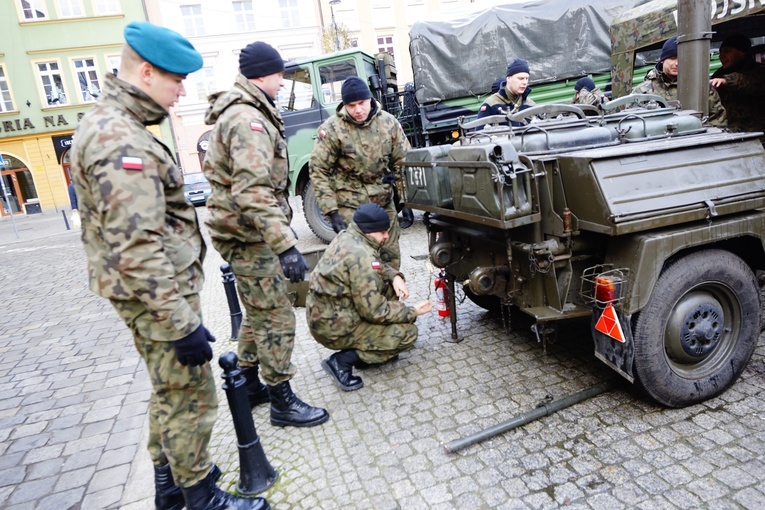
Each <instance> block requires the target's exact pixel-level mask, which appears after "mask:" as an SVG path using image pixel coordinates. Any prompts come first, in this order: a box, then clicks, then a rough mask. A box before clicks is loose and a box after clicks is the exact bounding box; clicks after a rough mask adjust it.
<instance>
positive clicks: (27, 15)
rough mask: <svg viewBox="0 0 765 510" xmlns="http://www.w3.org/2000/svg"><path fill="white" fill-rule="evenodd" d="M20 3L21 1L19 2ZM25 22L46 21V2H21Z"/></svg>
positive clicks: (31, 0) (40, 0)
mask: <svg viewBox="0 0 765 510" xmlns="http://www.w3.org/2000/svg"><path fill="white" fill-rule="evenodd" d="M17 1H19V0H17ZM20 1H21V12H22V13H23V14H24V19H25V20H36V19H46V18H47V17H48V15H47V14H45V0H20Z"/></svg>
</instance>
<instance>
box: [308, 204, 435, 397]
mask: <svg viewBox="0 0 765 510" xmlns="http://www.w3.org/2000/svg"><path fill="white" fill-rule="evenodd" d="M389 228H390V219H389V218H388V214H387V213H386V212H385V209H383V208H382V207H380V206H379V205H377V204H364V205H362V206H361V207H359V208H358V209H357V210H356V212H355V213H354V215H353V223H351V225H350V226H349V227H348V229H347V230H343V231H341V232H340V234H339V235H338V236H337V237H335V239H334V240H333V241H332V243H331V244H330V245H329V247H328V248H327V251H326V252H325V253H324V255H323V256H322V258H321V260H320V261H319V263H318V265H317V266H316V268H315V269H314V270H313V272H312V273H311V280H310V286H309V291H308V296H307V298H306V318H307V321H308V327H309V329H310V331H311V334H312V335H313V337H314V338H315V339H316V341H317V342H319V343H320V344H322V345H323V346H324V347H327V348H329V349H333V350H336V351H338V352H336V353H334V354H332V355H331V356H330V357H329V358H327V359H325V360H324V361H322V362H321V366H322V367H323V368H324V370H325V371H326V372H327V373H328V374H329V375H330V376H332V378H333V379H334V381H335V383H336V384H337V386H338V387H339V388H340V389H342V390H345V391H353V390H357V389H359V388H361V387H362V386H364V382H363V381H362V380H361V378H360V377H358V376H354V375H353V366H354V365H356V366H359V365H361V364H364V365H372V364H379V363H385V362H386V361H389V360H390V359H391V358H393V357H395V356H397V355H398V353H400V352H404V351H408V350H409V349H411V348H412V347H414V342H415V341H416V340H417V326H415V325H414V321H415V320H416V319H417V316H418V315H423V314H425V313H428V312H430V311H431V310H432V305H431V303H430V301H427V300H426V301H422V302H420V303H417V304H416V305H414V306H407V305H406V304H404V303H403V302H401V301H399V298H400V299H406V298H407V297H409V289H408V288H407V285H406V282H405V281H404V276H403V274H402V273H401V272H399V271H398V270H396V269H393V268H392V267H390V266H386V265H385V264H384V263H383V262H382V261H381V260H380V252H379V250H380V247H381V246H382V244H383V243H384V242H385V240H386V239H387V238H388V229H389Z"/></svg>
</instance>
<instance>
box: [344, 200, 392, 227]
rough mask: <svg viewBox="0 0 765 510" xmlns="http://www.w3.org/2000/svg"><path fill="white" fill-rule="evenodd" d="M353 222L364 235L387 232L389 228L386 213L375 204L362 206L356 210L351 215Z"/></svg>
mask: <svg viewBox="0 0 765 510" xmlns="http://www.w3.org/2000/svg"><path fill="white" fill-rule="evenodd" d="M353 222H354V223H355V224H356V226H357V227H359V230H361V231H362V232H364V233H365V234H369V233H370V232H387V231H388V229H389V228H390V218H388V213H387V212H385V209H383V208H382V207H380V206H379V205H377V204H364V205H362V206H361V207H359V208H358V209H356V212H355V213H353Z"/></svg>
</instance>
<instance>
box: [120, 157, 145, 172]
mask: <svg viewBox="0 0 765 510" xmlns="http://www.w3.org/2000/svg"><path fill="white" fill-rule="evenodd" d="M122 168H123V169H124V170H143V160H142V159H141V158H135V157H131V156H123V157H122Z"/></svg>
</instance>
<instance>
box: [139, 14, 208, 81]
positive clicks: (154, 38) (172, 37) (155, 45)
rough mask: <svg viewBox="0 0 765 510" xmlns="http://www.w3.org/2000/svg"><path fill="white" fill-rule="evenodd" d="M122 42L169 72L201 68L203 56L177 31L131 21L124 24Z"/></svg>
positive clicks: (184, 71) (176, 72)
mask: <svg viewBox="0 0 765 510" xmlns="http://www.w3.org/2000/svg"><path fill="white" fill-rule="evenodd" d="M125 42H127V43H128V45H129V46H130V47H131V48H133V50H135V52H136V53H138V54H139V55H140V56H141V58H143V59H144V60H145V61H147V62H148V63H150V64H151V65H153V66H155V67H159V68H160V69H163V70H165V71H167V72H169V73H173V74H182V75H187V74H190V73H193V72H194V71H197V70H199V69H200V68H201V67H202V64H203V61H202V55H200V54H199V52H198V51H197V50H195V49H194V46H192V45H191V43H190V42H189V41H188V40H187V39H186V38H185V37H183V36H182V35H181V34H179V33H178V32H174V31H172V30H170V29H167V28H164V27H159V26H157V25H152V24H151V23H149V22H147V21H133V22H132V23H130V24H129V25H128V26H126V27H125Z"/></svg>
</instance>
